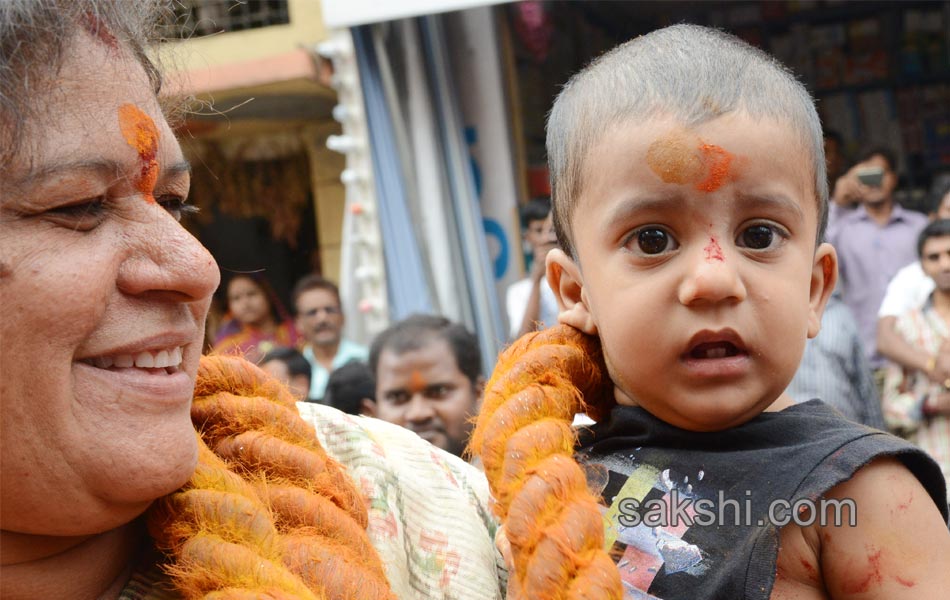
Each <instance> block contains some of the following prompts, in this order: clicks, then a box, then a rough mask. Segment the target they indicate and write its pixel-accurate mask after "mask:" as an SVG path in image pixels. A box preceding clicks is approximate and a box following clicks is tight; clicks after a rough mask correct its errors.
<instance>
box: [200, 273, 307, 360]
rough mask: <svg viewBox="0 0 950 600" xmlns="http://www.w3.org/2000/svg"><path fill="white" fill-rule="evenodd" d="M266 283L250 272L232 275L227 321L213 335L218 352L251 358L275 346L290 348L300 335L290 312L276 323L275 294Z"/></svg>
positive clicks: (228, 291)
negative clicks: (228, 319) (229, 316)
mask: <svg viewBox="0 0 950 600" xmlns="http://www.w3.org/2000/svg"><path fill="white" fill-rule="evenodd" d="M269 287H270V286H269V285H268V284H267V282H266V281H265V280H263V279H260V278H257V277H253V276H251V275H243V274H239V275H234V276H233V277H232V278H231V281H229V282H228V288H227V299H228V313H230V315H231V320H230V321H228V322H226V323H225V324H224V325H223V326H222V327H221V329H220V330H219V331H218V335H217V336H216V337H215V342H214V349H215V351H217V352H220V353H221V354H237V355H240V356H243V357H245V358H246V359H247V360H249V361H251V362H254V363H256V362H258V361H259V360H260V359H261V357H262V356H264V355H265V354H267V353H268V352H270V351H271V350H273V349H274V348H275V347H278V346H284V347H287V348H293V347H295V346H296V345H297V340H298V339H299V336H298V335H297V330H296V329H295V328H294V323H293V320H291V319H290V317H289V315H288V316H287V317H286V318H284V319H283V321H282V322H280V323H279V324H278V314H277V313H279V312H280V311H276V312H275V303H276V302H277V298H276V296H274V295H273V294H272V293H271V294H269V293H268V289H269Z"/></svg>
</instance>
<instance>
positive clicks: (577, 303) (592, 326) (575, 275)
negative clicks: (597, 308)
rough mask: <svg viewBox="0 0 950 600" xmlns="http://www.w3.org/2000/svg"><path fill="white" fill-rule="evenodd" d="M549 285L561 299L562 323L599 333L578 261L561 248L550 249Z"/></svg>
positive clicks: (548, 264) (560, 316)
mask: <svg viewBox="0 0 950 600" xmlns="http://www.w3.org/2000/svg"><path fill="white" fill-rule="evenodd" d="M545 261H546V265H547V277H548V284H550V286H551V291H553V292H554V297H555V298H557V306H558V317H557V320H558V323H563V324H565V325H570V326H571V327H573V328H575V329H579V330H581V331H583V332H584V333H586V334H589V335H597V324H596V323H595V322H594V317H593V315H592V314H591V311H590V301H589V298H588V297H587V292H586V290H585V288H584V280H583V278H582V277H581V270H580V267H579V266H578V264H577V263H576V262H575V261H574V259H572V258H571V257H569V256H568V255H567V254H565V253H564V251H563V250H561V249H560V248H555V249H553V250H551V251H550V252H548V255H547V258H546V259H545Z"/></svg>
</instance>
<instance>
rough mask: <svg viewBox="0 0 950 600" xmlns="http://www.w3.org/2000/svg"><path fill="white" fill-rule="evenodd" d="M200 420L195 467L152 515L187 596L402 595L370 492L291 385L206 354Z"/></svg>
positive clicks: (234, 599)
mask: <svg viewBox="0 0 950 600" xmlns="http://www.w3.org/2000/svg"><path fill="white" fill-rule="evenodd" d="M192 421H193V422H194V424H195V428H196V429H197V430H198V434H199V458H198V466H197V468H196V469H195V473H194V474H193V475H192V477H191V479H190V480H189V481H188V483H187V484H186V485H185V486H183V487H182V489H181V490H179V491H177V492H175V493H173V494H170V495H169V496H166V497H165V498H162V499H160V500H159V501H157V502H156V503H155V504H154V505H153V507H152V509H151V511H150V514H149V518H148V525H149V531H150V533H151V535H152V537H153V538H154V539H155V542H156V545H157V546H158V547H159V548H160V549H162V550H164V551H166V552H168V553H169V554H170V555H171V556H172V558H173V563H172V564H171V565H169V566H168V567H167V571H168V572H169V574H170V575H171V576H172V578H173V580H174V581H175V584H176V586H177V587H178V589H179V591H180V592H181V593H182V594H183V595H184V596H185V598H189V599H190V598H205V599H206V600H211V599H215V600H241V599H244V598H270V599H273V600H283V599H285V598H294V599H296V598H304V599H312V600H317V599H319V600H351V599H352V600H384V599H385V600H392V599H394V598H395V596H394V595H393V593H392V591H391V590H390V588H389V583H388V581H387V579H386V575H385V570H384V568H383V564H382V561H381V560H380V558H379V555H378V554H377V552H376V550H375V548H373V546H372V544H371V543H370V541H369V537H368V536H367V534H366V524H367V520H368V518H367V512H366V506H365V503H364V501H363V499H362V498H361V497H360V495H359V493H358V492H357V490H356V487H355V486H354V485H353V483H352V482H351V481H350V480H349V479H348V478H347V477H346V474H345V472H344V467H343V466H341V465H340V464H339V463H337V462H336V461H334V460H333V459H332V458H330V457H329V456H327V454H326V452H325V451H324V449H323V448H322V446H320V443H319V442H318V441H317V438H316V433H315V432H314V430H313V428H312V427H311V426H310V425H309V424H308V423H306V422H305V421H303V419H301V418H300V416H299V415H298V414H297V411H296V408H295V407H294V399H293V397H292V396H291V395H290V394H289V392H287V390H286V389H284V388H283V386H281V385H280V384H278V383H277V382H275V381H274V380H272V379H270V378H269V377H268V376H267V375H266V374H265V373H264V372H263V371H261V370H260V369H258V368H257V367H255V366H254V365H252V364H250V363H248V362H247V361H245V360H243V359H240V358H236V357H227V356H212V357H203V358H202V359H201V365H200V367H199V371H198V382H197V385H196V390H195V401H194V405H193V408H192Z"/></svg>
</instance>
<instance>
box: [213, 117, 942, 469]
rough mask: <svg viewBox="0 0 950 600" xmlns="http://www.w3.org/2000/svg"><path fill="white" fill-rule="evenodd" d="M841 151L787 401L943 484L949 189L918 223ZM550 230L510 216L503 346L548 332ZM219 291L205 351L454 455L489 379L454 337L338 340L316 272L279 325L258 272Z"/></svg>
mask: <svg viewBox="0 0 950 600" xmlns="http://www.w3.org/2000/svg"><path fill="white" fill-rule="evenodd" d="M842 146H843V145H842V141H841V138H840V136H838V135H837V134H836V133H835V132H834V131H826V133H825V157H826V167H827V172H828V187H829V197H830V198H831V201H830V205H829V209H828V214H827V217H826V227H827V229H826V232H825V239H826V240H827V241H829V242H831V243H832V244H833V245H834V246H835V248H836V250H837V252H838V257H839V261H840V262H839V265H840V267H839V269H840V279H839V284H838V286H837V289H836V290H835V292H834V294H833V296H832V299H831V301H830V302H829V304H828V307H827V309H826V311H825V313H824V316H823V318H822V328H821V333H819V335H818V336H817V337H816V338H815V339H812V340H809V341H808V343H807V346H806V350H805V356H804V358H803V360H802V364H801V367H800V369H799V370H798V372H797V374H796V376H795V378H794V379H793V381H792V382H791V384H790V387H789V393H790V395H791V396H792V397H793V398H794V399H795V401H796V402H805V401H807V400H809V399H812V398H820V399H822V400H823V401H825V402H826V403H828V404H830V405H832V406H833V407H835V408H836V409H837V410H838V411H840V412H841V413H842V414H843V415H844V416H846V417H847V418H849V419H851V420H853V421H856V422H859V423H862V424H865V425H868V426H870V427H874V428H878V429H884V430H889V431H891V432H893V433H896V434H898V435H900V436H902V437H904V438H906V439H908V440H911V441H913V442H915V443H917V444H918V445H920V446H921V447H922V448H923V449H925V450H926V451H927V452H929V453H930V454H931V455H932V456H933V457H934V458H935V459H936V460H937V461H938V462H939V463H940V465H941V467H942V468H943V469H944V473H945V475H948V476H950V344H948V343H947V340H948V339H950V176H943V177H938V178H937V179H936V181H935V183H934V186H933V189H932V193H931V194H930V197H929V199H928V204H927V210H928V213H927V214H926V215H924V214H923V213H921V212H917V211H914V210H910V209H908V208H905V207H903V206H902V205H901V204H900V203H899V202H897V200H896V199H895V198H896V192H897V191H898V186H899V177H898V174H897V164H896V159H895V157H894V155H893V153H892V152H890V151H889V150H888V149H886V148H874V149H869V150H868V151H866V152H865V153H863V154H862V155H861V156H860V157H859V158H858V159H857V160H856V161H853V163H851V164H850V166H849V163H848V160H847V159H846V157H845V156H844V154H843V149H842ZM551 217H552V215H551V204H550V200H549V199H548V198H543V197H541V198H534V199H532V200H530V201H529V202H527V203H526V204H525V205H524V206H523V208H522V211H521V222H522V228H523V244H524V246H523V248H524V255H525V259H526V266H527V269H526V273H527V276H526V277H525V278H524V279H522V280H520V281H518V282H515V283H514V284H512V285H511V286H510V287H509V289H508V292H507V295H506V298H505V307H506V316H507V320H508V331H509V336H510V339H511V340H514V339H517V338H518V337H520V336H522V335H524V334H526V333H529V332H531V331H535V330H539V329H543V328H545V327H549V326H551V325H553V324H555V323H556V322H557V313H558V307H557V302H556V300H555V296H554V293H553V292H552V290H551V288H550V286H549V284H548V281H547V278H546V277H545V255H546V254H547V252H548V251H549V250H550V249H552V248H554V247H555V246H556V245H557V238H556V236H555V233H554V227H553V225H552V218H551ZM222 289H223V290H224V291H225V297H226V299H227V313H226V315H225V318H224V320H223V323H222V324H221V325H220V327H218V329H217V334H216V335H215V337H214V342H213V346H214V349H215V351H217V352H220V353H236V354H240V355H243V356H245V357H247V358H249V359H250V360H252V361H255V362H257V363H258V364H260V365H261V366H262V367H263V368H264V369H265V370H267V371H268V372H270V373H271V374H273V375H274V376H276V377H278V378H279V379H281V380H282V381H284V382H285V383H286V384H287V385H288V386H289V387H290V389H291V390H293V392H294V393H295V394H296V395H297V397H298V398H300V399H301V400H307V401H309V402H317V403H321V404H326V405H330V406H333V407H335V408H337V409H339V410H341V411H343V412H345V413H349V414H353V415H368V416H375V417H378V418H380V419H383V420H386V421H389V422H392V423H396V424H398V425H401V426H403V427H405V428H407V429H409V430H411V431H414V432H416V433H417V434H419V435H420V436H421V437H423V438H424V439H426V440H428V441H430V442H432V443H433V444H435V445H437V446H439V447H441V448H443V449H445V450H448V451H449V452H452V453H454V454H457V455H461V454H462V452H463V449H464V448H465V445H466V443H467V441H468V437H469V434H470V430H471V422H472V417H473V415H475V414H476V413H477V409H478V405H479V401H480V398H481V393H482V389H483V387H484V382H485V380H486V376H487V375H490V374H487V373H483V370H482V364H481V360H480V354H479V349H478V340H477V337H476V336H475V335H474V334H473V333H472V332H470V331H468V330H467V329H466V328H465V327H464V326H463V325H461V324H458V323H453V322H451V321H449V320H448V319H446V318H444V317H441V316H436V315H414V316H411V317H409V318H407V319H404V320H402V321H399V322H397V323H395V324H393V325H392V326H391V327H389V328H388V329H387V330H385V331H383V332H382V333H380V334H379V335H378V336H377V337H376V338H375V339H374V340H372V343H371V345H370V347H369V348H367V347H365V346H362V345H360V344H358V343H355V342H354V341H352V340H348V339H346V338H345V337H344V336H343V325H344V322H345V315H344V313H343V307H342V304H341V300H340V293H339V290H338V288H337V286H336V285H335V284H334V283H333V282H332V281H329V280H327V279H325V278H323V277H321V276H319V275H308V276H306V277H304V278H303V279H301V280H300V281H299V282H297V284H296V286H295V287H294V289H293V293H292V295H291V302H292V305H291V309H292V314H291V311H288V310H287V309H286V308H285V307H284V306H283V305H282V303H281V302H280V300H279V299H278V297H277V295H276V294H275V293H274V290H273V288H272V287H271V285H270V284H269V283H268V282H267V280H266V277H264V276H263V275H262V274H260V273H255V274H242V273H238V274H235V275H233V276H231V277H230V279H227V280H226V281H225V283H224V284H223V286H222ZM948 478H950V477H948Z"/></svg>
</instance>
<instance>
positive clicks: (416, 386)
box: [409, 370, 429, 393]
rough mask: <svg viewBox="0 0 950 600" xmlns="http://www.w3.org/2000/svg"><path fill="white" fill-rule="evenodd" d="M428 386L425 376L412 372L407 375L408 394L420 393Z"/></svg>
mask: <svg viewBox="0 0 950 600" xmlns="http://www.w3.org/2000/svg"><path fill="white" fill-rule="evenodd" d="M428 386H429V382H428V380H426V378H425V376H424V375H423V374H422V373H420V372H419V371H416V370H413V371H412V373H411V374H410V375H409V391H410V392H413V393H415V392H421V391H422V390H424V389H426V387H428Z"/></svg>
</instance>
